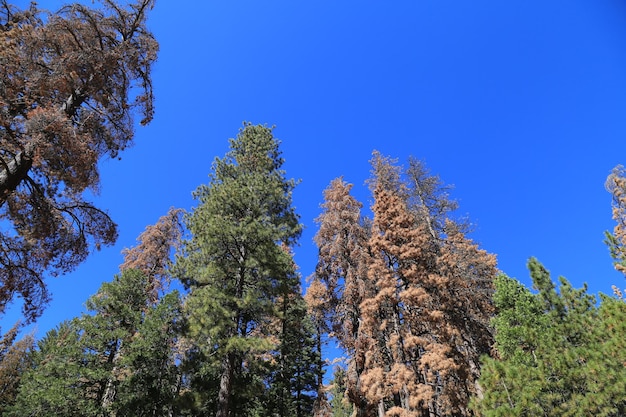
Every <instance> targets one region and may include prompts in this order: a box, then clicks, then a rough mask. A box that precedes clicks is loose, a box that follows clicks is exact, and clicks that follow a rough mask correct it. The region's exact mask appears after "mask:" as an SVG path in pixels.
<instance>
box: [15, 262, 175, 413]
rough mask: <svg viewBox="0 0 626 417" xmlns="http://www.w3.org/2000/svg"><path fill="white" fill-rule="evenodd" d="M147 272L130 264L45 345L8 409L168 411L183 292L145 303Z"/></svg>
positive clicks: (41, 344) (52, 333) (50, 335)
mask: <svg viewBox="0 0 626 417" xmlns="http://www.w3.org/2000/svg"><path fill="white" fill-rule="evenodd" d="M147 285H148V278H147V277H146V276H145V275H144V274H142V273H141V272H140V271H136V270H127V271H125V272H124V273H122V274H121V275H118V276H116V277H115V278H114V280H113V282H110V283H104V284H103V285H102V287H101V288H100V290H99V291H98V292H97V293H96V294H95V295H94V296H92V297H91V298H90V299H89V300H88V301H87V303H86V305H87V308H88V309H89V310H91V311H92V312H93V314H92V315H83V316H82V317H80V318H76V319H73V320H71V321H69V322H65V323H62V324H61V325H59V326H58V328H57V329H54V330H51V331H50V332H48V334H47V335H46V336H45V337H44V338H43V339H42V341H41V342H39V344H38V350H37V351H36V352H35V353H34V354H33V365H32V367H31V368H30V369H29V370H28V371H27V372H26V373H25V374H24V376H23V378H22V382H21V385H20V389H19V394H18V396H17V400H16V403H15V405H14V406H13V407H11V408H10V411H9V413H8V415H9V416H50V415H67V416H70V415H80V416H97V417H100V416H107V417H108V416H124V415H138V416H139V415H154V414H153V413H157V414H158V413H161V414H167V413H166V411H164V410H169V411H171V410H172V407H173V402H174V400H175V394H176V387H177V383H178V375H177V372H178V371H177V369H176V364H175V363H174V361H173V359H172V346H173V344H174V342H175V340H176V333H177V330H176V329H177V327H178V323H179V320H180V313H179V310H180V308H179V306H178V303H179V301H178V298H179V297H178V294H177V293H172V294H168V296H166V297H164V298H163V299H162V300H161V302H160V303H159V304H157V305H156V306H152V307H150V308H146V305H147V303H148V292H147V291H146V288H147Z"/></svg>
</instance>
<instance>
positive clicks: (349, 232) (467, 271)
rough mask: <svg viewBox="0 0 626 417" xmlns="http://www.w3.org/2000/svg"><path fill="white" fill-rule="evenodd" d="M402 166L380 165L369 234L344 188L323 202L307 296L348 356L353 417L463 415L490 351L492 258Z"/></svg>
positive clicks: (441, 195)
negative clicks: (324, 306) (325, 307)
mask: <svg viewBox="0 0 626 417" xmlns="http://www.w3.org/2000/svg"><path fill="white" fill-rule="evenodd" d="M395 163H396V162H395V160H393V159H390V158H386V157H383V156H381V155H380V154H379V153H377V152H375V153H374V157H373V159H372V168H373V170H372V175H373V176H372V179H371V180H370V181H369V184H370V187H371V189H372V192H373V195H374V205H373V206H372V212H373V214H374V218H373V220H372V222H371V223H367V222H366V221H364V220H363V219H362V218H361V217H360V213H359V209H360V207H361V206H360V204H359V203H358V202H356V201H355V200H354V199H353V198H352V197H350V196H349V190H350V186H348V185H346V184H345V183H343V181H342V180H335V181H333V183H331V186H330V187H329V188H328V189H327V190H326V192H325V203H324V204H323V206H322V207H323V208H324V212H323V214H322V215H321V216H320V219H319V221H320V230H319V232H318V234H317V235H316V238H315V240H316V243H317V244H318V247H319V262H318V266H317V269H316V275H315V277H314V281H313V283H312V284H314V285H315V286H314V290H315V292H316V293H320V294H324V291H326V298H324V297H323V296H321V295H320V296H319V297H318V298H317V299H318V300H322V299H328V300H330V301H329V302H328V304H329V306H330V307H329V311H330V313H329V314H330V315H331V316H332V317H331V319H330V322H331V323H332V325H333V330H335V335H336V336H337V338H338V340H339V341H340V342H341V344H342V346H343V347H344V348H346V350H347V351H348V353H349V354H350V359H349V362H348V365H349V367H348V375H347V388H348V389H347V392H348V397H349V399H350V401H352V402H353V403H354V404H355V405H356V407H355V410H356V413H357V415H358V416H370V415H375V414H378V415H379V416H380V417H382V416H406V417H409V416H411V417H412V416H434V415H442V416H443V415H458V416H463V415H468V414H469V412H468V411H467V404H468V400H469V397H470V395H472V394H474V393H476V392H477V387H476V386H475V382H476V380H477V379H478V376H479V358H480V355H482V354H485V353H488V352H489V349H490V345H491V343H492V335H491V329H490V327H489V318H490V316H491V314H492V312H493V308H492V305H491V295H492V292H493V284H492V281H493V279H494V277H495V274H496V262H495V257H494V256H493V255H490V254H488V253H486V252H485V251H484V250H481V249H479V248H478V246H477V245H476V244H475V243H474V242H472V241H471V240H469V239H467V238H466V237H465V235H464V233H463V231H464V230H465V229H466V227H465V225H464V224H463V223H459V222H454V221H452V220H450V219H449V218H448V212H449V211H450V210H453V209H454V208H455V207H456V204H455V203H454V202H453V201H451V200H449V199H448V196H447V193H446V190H447V188H446V187H443V186H442V185H441V182H440V180H439V179H438V178H437V177H433V176H431V175H429V174H428V172H427V170H426V169H425V168H424V166H423V164H421V163H420V162H418V161H416V160H411V162H410V166H409V169H408V170H406V171H403V170H402V168H401V167H398V166H396V165H395ZM315 280H319V281H320V282H319V283H316V281H315Z"/></svg>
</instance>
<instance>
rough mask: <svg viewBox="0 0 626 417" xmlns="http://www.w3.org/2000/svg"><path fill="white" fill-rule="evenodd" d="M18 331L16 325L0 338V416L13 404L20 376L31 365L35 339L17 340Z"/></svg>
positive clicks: (29, 337) (18, 327)
mask: <svg viewBox="0 0 626 417" xmlns="http://www.w3.org/2000/svg"><path fill="white" fill-rule="evenodd" d="M19 329H20V324H19V323H16V324H15V325H14V326H13V327H12V328H11V329H10V330H9V331H8V332H6V333H5V334H4V335H2V338H0V415H3V413H4V411H5V410H6V409H7V407H9V406H10V405H12V404H13V403H14V402H15V397H16V396H17V389H18V387H19V384H20V379H21V377H22V374H23V373H24V372H25V371H26V370H27V369H28V368H29V367H30V364H31V351H32V349H33V347H34V344H35V339H34V337H33V335H32V334H28V335H26V336H24V337H22V338H21V339H19V340H17V336H18V332H19Z"/></svg>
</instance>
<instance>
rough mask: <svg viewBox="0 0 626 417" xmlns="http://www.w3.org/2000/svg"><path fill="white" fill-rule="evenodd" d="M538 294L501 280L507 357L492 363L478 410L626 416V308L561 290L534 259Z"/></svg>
mask: <svg viewBox="0 0 626 417" xmlns="http://www.w3.org/2000/svg"><path fill="white" fill-rule="evenodd" d="M528 266H529V270H530V273H531V277H532V280H533V287H534V288H535V289H536V290H537V291H538V293H536V294H534V293H531V292H530V290H529V289H527V288H525V287H524V286H523V285H522V284H520V283H519V282H517V281H515V280H513V279H511V278H508V277H506V276H500V277H499V278H498V280H497V282H496V294H495V303H496V307H497V309H498V315H497V317H496V319H495V320H494V324H495V327H496V349H497V351H498V354H499V358H485V359H484V365H483V369H482V376H481V378H480V382H481V385H482V386H483V387H484V397H483V398H482V399H479V398H475V399H474V401H473V408H474V410H475V411H476V412H477V413H478V414H479V415H484V416H504V415H506V416H535V415H543V416H555V417H556V416H580V417H582V416H607V417H608V416H611V417H612V416H615V417H617V416H622V415H624V413H625V412H626V400H625V399H624V392H626V367H624V363H626V349H625V348H626V342H625V340H626V327H625V326H624V323H625V322H626V304H625V303H623V302H622V301H620V300H618V299H616V298H612V297H607V296H602V302H601V305H600V307H597V306H596V298H595V297H594V296H591V295H589V294H587V293H586V286H585V287H583V288H582V289H574V288H573V287H572V286H571V284H570V283H569V282H568V281H567V280H566V279H565V278H563V277H561V278H560V285H559V287H558V289H557V287H556V286H555V285H554V283H553V282H552V281H551V279H550V275H549V273H548V271H547V270H546V269H545V268H544V267H543V266H542V265H541V264H540V263H539V262H538V261H537V260H536V259H534V258H532V259H531V260H530V261H529V263H528Z"/></svg>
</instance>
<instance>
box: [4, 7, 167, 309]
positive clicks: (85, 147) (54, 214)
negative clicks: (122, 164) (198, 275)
mask: <svg viewBox="0 0 626 417" xmlns="http://www.w3.org/2000/svg"><path fill="white" fill-rule="evenodd" d="M101 3H102V6H103V7H101V8H97V9H96V8H94V9H92V8H88V7H86V6H84V5H80V4H74V5H68V6H65V7H63V8H62V9H60V10H59V11H58V12H56V13H47V12H43V11H41V10H39V9H37V6H36V4H35V3H32V4H31V6H30V8H29V9H28V10H19V9H17V8H16V7H14V6H12V5H10V4H9V3H8V2H7V0H0V221H3V222H4V223H5V224H7V225H10V226H11V227H10V228H7V229H5V230H4V231H3V233H2V234H1V235H0V284H1V286H0V288H1V291H0V313H2V312H3V311H4V309H5V307H6V305H7V303H8V302H10V301H11V300H12V299H13V298H14V297H15V296H16V295H19V296H20V297H21V298H22V299H23V301H24V305H23V312H24V315H25V317H26V320H27V321H31V320H33V319H34V318H36V317H37V316H38V315H39V314H41V311H42V308H43V306H44V304H45V303H46V301H47V300H48V298H49V294H48V292H47V289H46V285H45V283H44V281H43V275H44V273H45V272H49V273H50V274H52V275H57V274H61V273H65V272H68V271H70V270H72V269H73V268H74V267H75V266H76V265H78V264H79V263H80V262H82V261H83V260H84V259H85V258H86V256H87V255H88V253H89V251H90V248H91V247H93V246H95V247H96V248H99V247H100V246H101V245H108V244H112V243H113V242H114V241H115V240H116V238H117V230H116V226H115V224H114V223H113V221H112V220H111V219H110V218H109V216H108V215H107V214H106V213H105V212H104V211H102V210H101V209H98V208H97V207H95V206H94V205H93V204H92V203H90V202H88V201H86V200H85V197H84V192H85V191H86V190H91V192H97V191H98V187H99V183H100V180H99V173H98V162H99V161H100V160H101V159H102V158H104V157H117V156H118V154H119V152H120V151H122V150H124V149H125V148H126V147H128V146H129V145H130V144H131V142H132V138H133V117H132V116H133V114H134V113H135V110H139V111H140V112H141V113H142V115H143V119H142V121H141V122H142V123H144V124H145V123H148V122H149V121H150V120H151V119H152V114H153V107H152V103H153V97H152V86H151V77H150V69H151V66H152V64H153V62H154V61H155V59H156V53H157V50H158V44H157V42H156V41H155V40H154V38H153V36H152V35H151V34H150V33H149V32H148V30H147V29H146V27H145V18H146V12H147V11H148V10H149V9H150V8H152V6H153V4H154V0H136V1H134V2H132V3H131V4H129V5H128V6H127V7H122V6H120V5H118V4H117V3H116V2H115V1H113V0H102V1H101ZM131 97H134V99H132V98H131Z"/></svg>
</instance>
